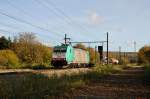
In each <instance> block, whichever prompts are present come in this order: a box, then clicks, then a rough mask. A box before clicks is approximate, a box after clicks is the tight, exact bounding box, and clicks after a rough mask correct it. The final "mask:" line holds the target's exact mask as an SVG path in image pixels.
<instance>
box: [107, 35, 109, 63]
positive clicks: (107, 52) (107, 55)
mask: <svg viewBox="0 0 150 99" xmlns="http://www.w3.org/2000/svg"><path fill="white" fill-rule="evenodd" d="M108 57H109V55H108V32H107V65H108V63H109V62H108V60H109V59H108Z"/></svg>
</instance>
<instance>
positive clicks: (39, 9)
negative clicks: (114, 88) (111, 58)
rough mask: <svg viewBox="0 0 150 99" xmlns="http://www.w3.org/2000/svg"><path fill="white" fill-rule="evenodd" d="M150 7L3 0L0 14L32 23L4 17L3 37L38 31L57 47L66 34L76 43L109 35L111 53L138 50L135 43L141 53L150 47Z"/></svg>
mask: <svg viewBox="0 0 150 99" xmlns="http://www.w3.org/2000/svg"><path fill="white" fill-rule="evenodd" d="M149 5H150V1H149V0H0V12H2V13H5V14H7V15H9V16H13V17H15V18H17V19H19V20H23V21H25V22H26V23H29V24H30V25H29V24H26V23H24V22H19V21H16V20H14V19H11V18H9V17H7V16H4V15H2V14H0V36H2V35H5V36H11V37H12V36H14V35H17V34H18V33H19V32H34V33H36V35H37V37H38V39H39V40H40V41H41V42H42V43H44V44H47V45H52V46H53V45H58V44H60V43H61V42H63V36H64V34H65V33H67V35H68V36H69V37H71V39H72V41H93V40H94V41H98V40H100V41H101V40H106V32H109V35H110V36H109V38H110V42H109V45H110V48H109V49H110V50H114V51H118V46H121V47H122V51H134V46H133V42H134V41H136V42H137V50H138V49H139V48H140V47H142V46H144V45H147V44H150V28H149V26H150V6H149ZM31 24H32V25H31ZM33 25H34V26H33ZM39 27H40V28H42V29H39ZM43 28H44V29H43ZM4 30H5V31H4ZM93 46H94V45H93Z"/></svg>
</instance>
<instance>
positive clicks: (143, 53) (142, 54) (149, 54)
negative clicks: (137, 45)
mask: <svg viewBox="0 0 150 99" xmlns="http://www.w3.org/2000/svg"><path fill="white" fill-rule="evenodd" d="M138 58H139V63H150V46H144V47H143V48H141V49H140V51H139V53H138Z"/></svg>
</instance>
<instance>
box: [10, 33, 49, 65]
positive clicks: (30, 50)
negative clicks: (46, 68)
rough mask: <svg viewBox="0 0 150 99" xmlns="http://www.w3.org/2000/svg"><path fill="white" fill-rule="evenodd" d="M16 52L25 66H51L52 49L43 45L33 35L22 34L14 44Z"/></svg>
mask: <svg viewBox="0 0 150 99" xmlns="http://www.w3.org/2000/svg"><path fill="white" fill-rule="evenodd" d="M12 49H13V50H14V52H15V53H16V54H17V56H18V57H19V59H20V61H21V62H22V63H23V64H28V65H33V64H37V65H41V64H46V65H49V64H50V60H51V53H52V52H51V51H52V50H51V48H48V47H47V46H44V45H42V44H41V43H39V42H38V41H37V40H36V36H35V35H34V34H32V33H22V34H20V35H19V37H17V38H16V41H15V42H14V43H13V48H12Z"/></svg>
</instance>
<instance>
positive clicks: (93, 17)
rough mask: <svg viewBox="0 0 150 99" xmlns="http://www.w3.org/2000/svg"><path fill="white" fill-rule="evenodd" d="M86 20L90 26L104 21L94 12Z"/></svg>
mask: <svg viewBox="0 0 150 99" xmlns="http://www.w3.org/2000/svg"><path fill="white" fill-rule="evenodd" d="M88 19H89V23H90V24H92V25H97V24H100V23H102V22H103V21H104V19H103V17H101V16H100V15H99V14H98V13H97V12H96V11H91V12H90V14H89V16H88Z"/></svg>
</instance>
